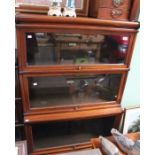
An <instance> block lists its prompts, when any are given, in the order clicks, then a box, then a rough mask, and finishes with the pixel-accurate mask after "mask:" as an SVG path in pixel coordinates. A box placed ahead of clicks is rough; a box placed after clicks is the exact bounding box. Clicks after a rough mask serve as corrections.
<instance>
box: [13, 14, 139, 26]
mask: <svg viewBox="0 0 155 155" xmlns="http://www.w3.org/2000/svg"><path fill="white" fill-rule="evenodd" d="M15 20H16V24H33V23H35V24H36V23H39V24H41V23H43V24H65V25H66V24H69V25H91V26H107V27H119V28H129V29H138V28H139V26H140V24H139V22H131V21H118V20H117V21H116V20H103V19H102V20H101V19H95V18H86V17H76V18H74V17H55V16H48V15H43V14H26V13H25V14H24V13H17V14H16V17H15Z"/></svg>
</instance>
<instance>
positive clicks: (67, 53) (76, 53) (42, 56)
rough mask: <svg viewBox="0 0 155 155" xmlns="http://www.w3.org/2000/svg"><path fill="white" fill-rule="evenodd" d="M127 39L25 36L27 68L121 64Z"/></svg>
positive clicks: (72, 35)
mask: <svg viewBox="0 0 155 155" xmlns="http://www.w3.org/2000/svg"><path fill="white" fill-rule="evenodd" d="M128 42H129V37H128V36H112V35H101V34H96V35H92V34H91V35H90V34H63V33H62V34H61V33H26V47H27V63H28V65H52V64H53V65H55V64H57V65H63V64H96V63H97V64H106V63H108V64H109V63H112V64H113V63H124V62H125V58H126V54H127V50H128Z"/></svg>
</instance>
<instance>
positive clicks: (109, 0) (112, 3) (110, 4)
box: [99, 0, 131, 9]
mask: <svg viewBox="0 0 155 155" xmlns="http://www.w3.org/2000/svg"><path fill="white" fill-rule="evenodd" d="M130 2H131V0H100V1H99V7H107V8H117V7H125V8H126V9H129V6H130Z"/></svg>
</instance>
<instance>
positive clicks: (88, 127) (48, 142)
mask: <svg viewBox="0 0 155 155" xmlns="http://www.w3.org/2000/svg"><path fill="white" fill-rule="evenodd" d="M113 124H114V117H108V118H98V119H91V120H81V121H64V122H53V123H48V124H38V125H37V124H36V125H32V135H33V142H34V149H41V148H47V147H55V146H63V145H70V144H76V143H84V142H89V141H90V139H91V138H97V137H99V136H101V135H102V136H110V130H111V128H112V127H113Z"/></svg>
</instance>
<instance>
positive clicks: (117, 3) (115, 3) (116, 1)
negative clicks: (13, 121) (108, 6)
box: [113, 0, 123, 7]
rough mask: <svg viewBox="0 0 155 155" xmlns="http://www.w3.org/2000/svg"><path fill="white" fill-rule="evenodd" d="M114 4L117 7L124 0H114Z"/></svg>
mask: <svg viewBox="0 0 155 155" xmlns="http://www.w3.org/2000/svg"><path fill="white" fill-rule="evenodd" d="M113 4H114V6H115V7H119V6H120V5H121V4H123V0H113Z"/></svg>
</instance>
